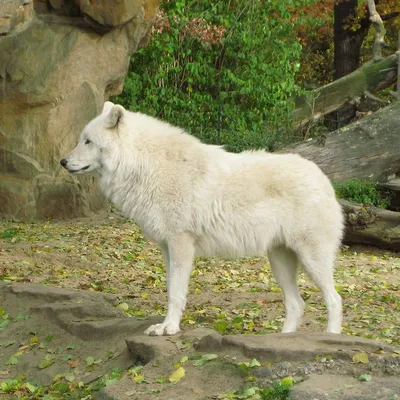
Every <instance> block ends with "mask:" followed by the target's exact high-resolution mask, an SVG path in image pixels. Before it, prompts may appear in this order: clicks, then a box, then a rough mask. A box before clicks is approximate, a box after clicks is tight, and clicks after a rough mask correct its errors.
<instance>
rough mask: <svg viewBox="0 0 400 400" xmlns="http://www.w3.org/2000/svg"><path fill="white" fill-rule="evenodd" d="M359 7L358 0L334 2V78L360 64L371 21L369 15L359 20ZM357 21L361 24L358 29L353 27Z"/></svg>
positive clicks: (351, 70)
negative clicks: (362, 48)
mask: <svg viewBox="0 0 400 400" xmlns="http://www.w3.org/2000/svg"><path fill="white" fill-rule="evenodd" d="M357 7H358V0H337V1H335V4H334V18H335V22H334V36H333V40H334V68H335V72H334V75H333V79H334V80H336V79H339V78H341V77H343V76H346V75H347V74H349V73H350V72H353V71H355V70H356V69H357V68H358V67H359V66H360V53H361V45H362V43H363V41H364V38H365V36H366V35H367V34H368V30H369V27H370V24H371V22H370V20H369V16H368V15H367V16H365V17H364V18H362V19H361V20H360V21H357ZM355 21H357V22H358V23H359V24H360V26H359V28H358V29H352V25H354V22H355ZM352 22H353V23H352Z"/></svg>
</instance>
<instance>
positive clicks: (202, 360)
mask: <svg viewBox="0 0 400 400" xmlns="http://www.w3.org/2000/svg"><path fill="white" fill-rule="evenodd" d="M216 358H218V356H217V355H216V354H204V355H202V356H201V358H200V359H198V360H196V361H195V362H194V363H193V365H194V366H195V367H201V366H202V365H204V364H206V363H207V362H209V361H211V360H215V359H216Z"/></svg>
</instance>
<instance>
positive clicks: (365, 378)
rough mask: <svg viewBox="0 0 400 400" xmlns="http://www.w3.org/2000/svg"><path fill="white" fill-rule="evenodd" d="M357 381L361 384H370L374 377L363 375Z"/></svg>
mask: <svg viewBox="0 0 400 400" xmlns="http://www.w3.org/2000/svg"><path fill="white" fill-rule="evenodd" d="M357 379H358V380H359V381H361V382H369V381H370V380H371V379H372V377H371V375H368V374H362V375H360V376H359V377H358V378H357Z"/></svg>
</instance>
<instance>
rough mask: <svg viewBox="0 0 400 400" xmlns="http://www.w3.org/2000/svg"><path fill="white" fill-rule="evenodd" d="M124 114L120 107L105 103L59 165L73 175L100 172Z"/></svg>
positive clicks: (113, 143) (108, 102)
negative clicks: (100, 111)
mask: <svg viewBox="0 0 400 400" xmlns="http://www.w3.org/2000/svg"><path fill="white" fill-rule="evenodd" d="M125 112H126V110H125V109H124V108H123V107H122V106H120V105H114V104H113V103H111V102H110V101H106V102H105V103H104V108H103V111H102V113H101V114H100V115H99V116H98V117H96V118H95V119H93V120H92V121H90V122H89V123H88V124H87V125H86V126H85V128H84V129H83V131H82V133H81V134H80V137H79V142H78V144H77V145H76V147H75V148H74V149H73V150H72V151H71V152H70V153H69V154H68V155H67V156H66V157H65V158H63V159H62V160H61V161H60V164H61V165H62V166H63V167H64V168H65V169H67V170H68V171H69V172H71V173H74V174H84V173H87V172H91V171H95V170H100V169H101V168H102V167H103V166H104V162H105V158H106V157H107V153H108V152H109V150H111V148H112V146H113V145H115V137H116V135H117V134H116V133H114V132H113V131H114V130H115V129H116V128H117V127H118V125H119V124H120V122H121V121H122V119H123V116H124V113H125Z"/></svg>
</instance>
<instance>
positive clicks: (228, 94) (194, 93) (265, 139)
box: [113, 0, 311, 151]
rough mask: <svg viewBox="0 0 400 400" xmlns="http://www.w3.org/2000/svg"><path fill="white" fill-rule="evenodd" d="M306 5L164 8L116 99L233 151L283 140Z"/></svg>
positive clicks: (240, 2)
mask: <svg viewBox="0 0 400 400" xmlns="http://www.w3.org/2000/svg"><path fill="white" fill-rule="evenodd" d="M308 3H311V0H297V1H295V0H272V1H269V2H263V1H261V0H251V1H248V0H236V1H230V2H224V1H218V2H210V1H207V2H206V1H202V2H199V1H195V0H181V1H170V2H164V3H163V5H162V8H161V14H160V18H159V19H158V20H157V22H156V25H155V28H154V31H153V34H152V38H151V40H150V42H149V44H148V46H147V47H146V48H144V49H141V50H139V51H138V52H137V53H135V54H134V55H133V56H132V59H131V64H130V71H129V74H128V76H127V78H126V81H125V88H124V91H123V93H122V94H121V95H120V96H117V97H116V98H114V99H113V101H115V102H118V103H120V104H122V105H123V106H125V107H126V108H128V109H130V110H132V111H139V112H144V113H146V114H149V115H153V116H156V117H159V118H161V119H164V120H166V121H168V122H170V123H172V124H175V125H178V126H181V127H183V128H185V129H186V130H187V131H189V132H190V133H192V134H193V135H195V136H197V137H199V138H200V139H202V140H203V141H205V142H207V143H212V144H223V145H226V147H227V148H228V149H229V150H231V151H241V150H243V149H247V148H268V149H272V148H274V147H276V146H279V145H281V144H282V143H284V142H287V141H288V139H289V136H288V132H290V108H291V102H290V100H289V99H290V97H291V96H293V95H296V94H298V93H299V88H298V87H297V85H296V83H295V74H296V72H297V71H298V69H299V59H300V55H301V45H300V44H299V43H298V41H297V40H296V37H295V29H296V26H298V24H299V23H300V22H301V18H296V19H292V18H291V12H290V10H292V9H295V8H296V7H298V6H300V5H304V4H308Z"/></svg>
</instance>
